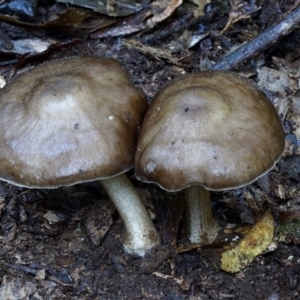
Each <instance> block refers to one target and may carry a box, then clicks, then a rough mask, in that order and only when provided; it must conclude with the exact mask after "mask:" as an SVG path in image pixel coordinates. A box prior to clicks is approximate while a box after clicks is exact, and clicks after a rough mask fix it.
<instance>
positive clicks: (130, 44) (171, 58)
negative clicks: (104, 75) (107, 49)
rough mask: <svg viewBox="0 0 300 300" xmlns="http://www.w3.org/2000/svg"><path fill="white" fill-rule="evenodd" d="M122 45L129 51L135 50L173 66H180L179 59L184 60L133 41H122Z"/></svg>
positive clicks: (162, 50)
mask: <svg viewBox="0 0 300 300" xmlns="http://www.w3.org/2000/svg"><path fill="white" fill-rule="evenodd" d="M122 43H123V45H124V46H126V47H127V48H129V49H136V50H137V51H139V52H142V53H144V54H146V55H151V56H153V57H155V58H157V59H158V58H163V59H166V60H168V61H169V62H171V63H173V64H175V65H180V63H179V61H180V60H181V59H184V57H181V58H176V57H174V56H173V55H172V54H171V53H169V52H168V51H166V50H164V49H158V48H155V47H151V46H145V45H143V44H142V43H140V42H139V41H136V40H133V39H126V40H125V39H123V41H122Z"/></svg>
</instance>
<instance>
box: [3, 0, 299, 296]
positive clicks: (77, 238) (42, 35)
mask: <svg viewBox="0 0 300 300" xmlns="http://www.w3.org/2000/svg"><path fill="white" fill-rule="evenodd" d="M25 2H26V1H25ZM27 2H28V1H27ZM29 2H30V1H29ZM133 2H134V1H133ZM146 2H147V1H145V3H146ZM165 2H167V1H165ZM194 2H197V1H194ZM199 2H200V1H199ZM230 2H232V3H235V4H237V1H230ZM240 3H243V1H240ZM294 4H295V3H294V1H276V0H270V1H263V3H262V4H261V5H260V4H259V3H257V7H259V9H257V10H255V9H254V8H253V7H252V10H253V11H254V12H253V13H252V14H250V15H247V13H248V12H247V10H246V8H248V9H250V8H251V7H250V8H249V7H244V8H245V9H244V10H243V11H242V12H241V11H239V13H240V14H241V15H244V16H247V18H241V20H240V21H238V22H236V23H234V24H231V25H230V26H229V28H228V29H227V30H226V31H225V32H222V29H223V28H224V27H225V25H226V23H227V21H228V16H229V12H230V11H232V9H233V7H231V6H230V5H229V3H228V2H227V1H212V3H210V4H208V5H207V6H206V8H205V10H204V12H203V15H201V16H200V17H195V16H194V15H188V17H187V13H188V12H187V11H186V10H183V9H182V10H180V9H179V10H178V11H176V12H175V13H174V14H172V15H171V16H168V17H164V19H163V20H162V21H161V22H159V23H157V24H156V25H155V26H154V27H153V28H149V27H148V28H145V29H143V30H139V31H136V32H131V33H130V34H129V35H121V34H120V35H116V36H108V37H101V38H91V35H90V32H91V31H90V30H82V29H80V27H79V26H77V25H78V24H76V26H75V21H74V20H72V21H70V22H71V25H70V26H68V28H67V29H66V28H64V30H60V29H59V28H58V27H55V26H49V27H47V26H46V27H44V28H39V27H30V26H28V25H26V24H25V23H34V22H39V23H43V22H46V21H48V18H49V14H48V13H49V11H51V10H54V8H55V10H56V11H58V10H59V9H64V10H65V8H66V7H65V6H64V4H62V3H60V4H58V3H55V1H37V4H36V7H35V14H36V15H35V19H34V20H33V19H32V18H31V17H29V16H21V18H20V20H21V21H23V22H24V23H16V24H14V23H13V22H12V21H11V20H4V19H1V27H0V31H1V34H2V35H4V36H5V37H6V38H7V39H3V41H4V40H6V41H7V42H8V43H9V42H12V41H13V42H15V41H17V40H21V39H24V37H26V38H28V39H34V38H37V37H38V38H39V39H40V41H49V40H52V41H53V40H55V41H56V42H55V43H54V44H55V45H52V47H50V48H49V49H50V50H49V49H48V51H45V52H42V53H34V54H30V55H29V56H28V55H24V54H21V53H18V52H17V51H14V52H13V51H10V50H7V49H6V50H5V49H4V48H5V47H4V46H3V44H1V49H2V50H1V54H2V58H1V66H0V72H1V73H0V74H1V75H2V76H3V78H4V79H5V80H6V81H9V80H10V77H13V76H14V74H15V73H18V72H20V71H22V70H25V69H27V68H29V67H31V66H34V65H37V64H38V63H40V62H44V61H48V60H51V59H55V58H61V57H67V56H74V55H81V54H94V55H99V56H109V57H113V58H115V59H117V60H119V61H120V62H122V63H123V64H124V65H125V66H126V68H127V69H128V70H129V71H130V74H131V77H132V80H133V82H134V83H135V85H137V86H138V87H139V88H141V89H142V90H143V91H144V92H145V94H146V95H147V97H148V101H149V102H151V99H152V98H153V96H154V95H155V93H156V92H157V91H158V90H159V89H160V88H161V87H162V86H164V85H165V84H166V83H167V82H168V81H169V80H171V79H172V78H175V77H177V76H179V75H181V74H182V73H183V72H195V71H199V70H202V69H205V68H210V66H211V65H213V64H214V63H215V62H217V61H219V60H221V59H222V58H223V57H224V56H226V54H228V53H229V52H231V51H233V50H234V49H235V48H237V47H238V46H239V45H241V44H242V43H246V42H247V41H249V40H252V39H253V38H254V37H256V36H258V35H259V33H260V32H262V31H264V30H265V29H266V28H269V27H270V26H271V25H272V24H274V22H277V21H278V18H280V17H284V14H285V13H288V11H289V10H290V9H291V8H292V7H293V5H294ZM192 12H195V8H193V9H192ZM278 12H279V13H278ZM1 13H2V14H4V13H7V12H6V11H4V12H3V11H1ZM8 13H10V15H12V13H11V11H9V12H8ZM274 15H278V16H279V17H278V18H274V17H273V16H274ZM93 18H95V19H97V18H99V19H100V15H96V17H95V15H93ZM101 18H103V15H101ZM120 18H121V19H120V20H121V21H122V20H123V19H122V18H123V17H120ZM185 18H187V19H185ZM197 18H198V19H197ZM186 20H189V22H187V21H186ZM130 22H133V21H130ZM130 22H129V24H130V25H132V24H134V26H136V24H137V23H130ZM81 25H82V24H81ZM127 25H128V23H127ZM109 26H112V27H108V28H113V26H114V24H112V25H109ZM134 26H133V25H132V27H134ZM123 27H124V25H123ZM78 28H79V29H78ZM123 29H124V28H123ZM188 33H193V34H194V36H198V37H199V36H200V35H202V34H204V33H205V34H204V36H203V37H202V38H201V39H199V41H198V42H197V43H195V45H193V46H191V47H188V39H187V38H186V36H187V34H188ZM299 38H300V31H299V28H297V29H296V30H294V31H293V32H292V33H291V34H289V35H288V36H286V37H284V38H282V39H281V40H280V41H277V42H276V43H274V44H273V45H272V46H271V47H269V48H268V49H267V50H264V51H263V52H261V53H260V55H258V56H256V57H254V58H252V59H251V60H249V61H247V62H245V63H244V64H243V65H242V66H239V67H238V68H237V70H236V71H239V72H240V73H243V74H246V75H247V76H248V77H251V78H252V79H253V80H254V81H256V82H258V83H259V84H260V85H261V84H262V82H263V80H265V81H264V82H265V83H264V86H263V87H262V88H264V91H265V92H266V94H267V95H268V96H269V98H270V100H271V101H272V102H273V103H274V105H275V107H276V108H277V110H278V112H279V115H280V117H281V118H282V120H283V123H284V127H285V130H286V135H287V141H286V143H287V146H286V149H285V153H284V155H283V158H282V159H281V160H280V161H279V163H278V164H277V165H276V166H275V168H274V169H273V170H272V171H271V172H269V173H268V174H266V175H264V176H263V177H261V178H260V179H259V180H258V181H256V182H255V183H253V184H251V185H248V186H246V187H243V188H240V189H237V190H232V191H226V192H217V193H212V206H213V211H214V215H215V218H216V220H217V222H218V223H219V225H220V226H221V227H222V228H228V227H232V226H233V225H238V226H241V225H253V224H254V223H255V222H256V221H255V220H256V214H257V213H258V212H263V211H265V209H266V207H268V208H271V209H272V214H273V216H274V219H275V225H276V226H275V236H274V239H273V248H272V247H270V248H269V249H266V251H265V252H264V253H263V254H262V255H259V256H258V257H256V258H255V259H254V261H253V262H252V263H251V264H249V265H248V266H246V267H245V268H244V269H243V270H241V271H240V272H238V273H235V274H230V273H227V272H225V271H223V270H221V268H220V255H221V253H222V252H223V251H224V249H225V248H224V247H225V246H226V245H228V243H229V242H230V241H231V240H232V239H233V238H235V237H236V235H238V236H241V235H240V234H237V233H235V232H234V233H232V234H231V235H228V233H224V232H223V231H221V232H220V235H219V236H218V238H217V240H216V241H215V242H214V243H212V244H207V245H196V246H194V245H191V244H190V243H189V241H188V240H187V238H186V237H185V232H184V214H183V207H182V203H181V201H180V199H181V196H180V194H179V195H176V194H175V193H174V194H172V193H168V192H165V191H163V190H161V189H160V188H159V187H158V186H156V185H153V184H144V183H141V182H139V181H138V180H137V179H136V178H135V176H134V171H132V170H131V171H129V172H128V173H127V175H128V176H129V178H130V179H131V181H132V183H133V184H134V186H135V188H136V189H137V190H138V191H139V193H140V195H141V197H142V198H143V199H144V201H145V204H146V206H147V208H148V209H149V211H151V214H152V215H153V216H154V223H155V226H156V228H157V230H158V231H159V233H160V235H161V237H162V243H161V245H159V246H158V247H156V248H155V249H153V250H152V251H150V252H149V253H147V254H146V255H145V257H138V256H135V255H132V254H129V253H126V252H125V251H124V249H123V246H122V238H123V235H124V227H123V225H122V222H121V220H120V218H119V216H118V214H117V213H116V211H115V210H114V208H113V207H112V205H111V202H110V200H109V199H108V198H107V195H106V194H105V192H104V191H103V190H102V188H101V186H100V184H99V183H98V182H91V183H85V184H79V185H76V186H72V187H62V188H59V189H56V190H38V189H28V188H22V187H17V186H14V185H12V184H9V183H5V182H0V212H1V229H0V280H1V282H2V283H1V287H0V299H12V300H14V299H101V300H102V299H103V300H104V299H112V300H113V299H130V300H132V299H166V300H181V299H190V300H196V299H197V300H206V299H207V300H218V299H240V300H248V299H249V300H253V299H264V300H277V299H300V286H299V280H300V278H299V274H300V273H299V272H300V248H299V238H298V237H299V226H298V223H297V222H298V221H297V217H299V203H300V202H299V194H298V186H299V181H300V178H299V174H300V173H299V163H298V157H299V156H298V155H299V152H298V147H299V146H298V145H299V139H298V137H297V132H296V129H297V125H298V124H297V120H298V119H297V118H296V117H295V116H294V115H293V114H290V115H289V114H288V112H289V111H290V108H291V103H296V100H297V92H298V89H299V86H298V85H299V83H298V78H299V77H297V76H298V75H299V73H297V71H298V61H299V58H300V53H299ZM124 40H125V41H127V42H128V40H129V42H131V45H133V46H131V47H127V46H125V44H124ZM132 40H134V41H138V42H139V43H142V44H143V45H144V46H146V47H148V48H147V49H146V50H145V48H141V47H137V44H134V43H132ZM153 49H156V50H157V51H158V50H159V52H154V50H153ZM170 57H172V59H169V58H170ZM263 68H268V69H264V70H268V72H270V70H272V72H273V73H272V72H271V73H268V75H269V77H268V76H267V75H264V76H263V73H262V71H261V70H263ZM295 69H296V72H294V70H295ZM275 71H276V72H277V73H276V76H275V75H274V76H275V77H276V80H277V81H276V80H275V81H276V82H277V84H278V86H279V87H278V86H277V87H275V88H274V86H272V87H271V86H270V80H271V79H272V78H273V79H274V77H272V78H271V77H270V74H274V72H275ZM295 74H296V75H295ZM297 74H298V75H297ZM287 75H288V78H287V80H286V81H284V82H286V85H285V86H284V84H283V83H282V82H283V79H282V78H283V77H284V76H287ZM266 78H267V79H266ZM270 78H271V79H270ZM279 79H280V80H279ZM268 80H269V81H268ZM272 83H274V81H273V82H272ZM292 97H294V98H292ZM295 97H296V98H295ZM293 99H294V100H293ZM295 99H296V100H295ZM293 101H294V102H293ZM298 101H299V99H298ZM249 195H250V196H249ZM249 198H251V199H252V200H253V201H250V200H249ZM179 249H181V250H179Z"/></svg>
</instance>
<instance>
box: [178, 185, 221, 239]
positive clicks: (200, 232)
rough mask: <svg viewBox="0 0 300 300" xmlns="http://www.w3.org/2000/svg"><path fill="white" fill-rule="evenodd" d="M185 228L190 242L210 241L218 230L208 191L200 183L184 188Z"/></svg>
mask: <svg viewBox="0 0 300 300" xmlns="http://www.w3.org/2000/svg"><path fill="white" fill-rule="evenodd" d="M184 194H185V201H186V207H185V210H186V229H187V235H188V238H189V240H190V241H191V242H192V243H195V244H200V243H212V242H213V241H214V239H215V238H216V237H217V235H218V232H219V229H220V227H219V225H218V224H217V222H216V221H215V219H214V217H213V214H212V208H211V201H210V192H209V191H208V190H206V189H205V188H203V187H202V186H200V185H193V186H190V187H188V188H186V189H185V191H184Z"/></svg>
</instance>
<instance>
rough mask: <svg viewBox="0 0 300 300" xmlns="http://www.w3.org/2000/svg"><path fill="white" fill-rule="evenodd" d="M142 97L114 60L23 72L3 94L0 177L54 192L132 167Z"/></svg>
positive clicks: (71, 61) (83, 60)
mask: <svg viewBox="0 0 300 300" xmlns="http://www.w3.org/2000/svg"><path fill="white" fill-rule="evenodd" d="M146 107H147V100H146V97H145V95H144V94H143V93H142V92H141V91H140V90H138V89H137V88H135V87H134V85H133V84H132V82H131V81H130V77H129V74H128V72H127V71H126V70H125V68H124V67H123V66H122V65H121V64H120V63H119V62H117V61H116V60H114V59H110V58H99V57H95V56H82V57H71V58H67V59H60V60H56V61H51V62H48V63H45V64H42V65H39V66H37V67H35V68H33V69H31V70H29V71H28V72H25V73H23V74H21V75H19V76H17V77H16V78H15V79H13V80H12V81H11V82H10V83H9V84H7V85H6V86H5V87H4V88H3V90H2V91H1V94H0V128H1V131H0V178H1V179H2V180H4V181H8V182H11V183H13V184H16V185H20V186H26V187H39V188H53V187H58V186H64V185H73V184H76V183H79V182H85V181H91V180H96V179H103V178H109V177H111V176H115V175H117V174H120V173H123V172H125V171H127V170H128V169H130V168H131V167H132V165H133V155H134V150H135V142H136V136H137V129H138V125H139V122H141V120H142V118H143V115H144V113H145V111H146Z"/></svg>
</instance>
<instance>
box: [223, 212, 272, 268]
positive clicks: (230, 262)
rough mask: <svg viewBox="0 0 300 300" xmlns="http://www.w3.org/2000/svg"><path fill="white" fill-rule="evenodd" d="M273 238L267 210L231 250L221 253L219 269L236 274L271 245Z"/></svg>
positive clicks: (270, 218)
mask: <svg viewBox="0 0 300 300" xmlns="http://www.w3.org/2000/svg"><path fill="white" fill-rule="evenodd" d="M273 236H274V221H273V216H272V213H271V210H270V209H268V210H267V211H266V212H265V214H264V215H263V216H261V218H260V220H259V221H258V222H257V223H256V224H255V225H254V226H253V227H252V229H251V230H250V231H249V232H248V233H247V234H246V235H245V237H244V238H243V239H242V240H240V241H239V242H238V243H237V244H236V245H235V246H234V247H233V248H232V249H230V250H227V251H225V252H223V253H222V257H221V269H222V270H224V271H226V272H229V273H236V272H239V271H241V270H242V269H243V268H245V267H246V266H248V265H249V264H250V263H251V262H252V261H253V260H254V258H255V257H256V256H258V255H260V254H262V253H263V252H264V251H266V249H267V248H268V246H269V245H270V244H271V242H272V240H273Z"/></svg>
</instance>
